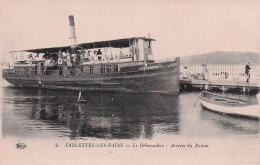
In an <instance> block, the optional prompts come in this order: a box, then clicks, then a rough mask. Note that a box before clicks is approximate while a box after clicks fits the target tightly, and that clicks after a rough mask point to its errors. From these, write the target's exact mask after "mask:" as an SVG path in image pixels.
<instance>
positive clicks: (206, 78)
mask: <svg viewBox="0 0 260 165" xmlns="http://www.w3.org/2000/svg"><path fill="white" fill-rule="evenodd" d="M202 66H203V73H204V76H205V80H206V81H208V74H209V71H208V68H207V65H206V64H202Z"/></svg>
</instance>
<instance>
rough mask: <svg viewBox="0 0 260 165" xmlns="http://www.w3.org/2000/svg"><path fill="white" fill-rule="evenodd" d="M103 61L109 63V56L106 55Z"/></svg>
mask: <svg viewBox="0 0 260 165" xmlns="http://www.w3.org/2000/svg"><path fill="white" fill-rule="evenodd" d="M104 61H107V62H109V61H110V55H108V54H105V59H104Z"/></svg>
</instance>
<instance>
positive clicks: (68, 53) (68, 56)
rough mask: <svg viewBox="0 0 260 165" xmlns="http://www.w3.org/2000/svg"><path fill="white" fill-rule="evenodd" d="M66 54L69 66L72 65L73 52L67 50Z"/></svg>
mask: <svg viewBox="0 0 260 165" xmlns="http://www.w3.org/2000/svg"><path fill="white" fill-rule="evenodd" d="M66 56H67V66H68V67H71V66H72V63H71V54H70V52H69V51H68V50H67V52H66Z"/></svg>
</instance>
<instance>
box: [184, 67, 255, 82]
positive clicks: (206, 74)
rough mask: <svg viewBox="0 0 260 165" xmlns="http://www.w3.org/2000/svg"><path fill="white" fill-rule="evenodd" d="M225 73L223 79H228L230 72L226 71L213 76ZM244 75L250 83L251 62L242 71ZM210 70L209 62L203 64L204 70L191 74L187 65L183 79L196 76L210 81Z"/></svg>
mask: <svg viewBox="0 0 260 165" xmlns="http://www.w3.org/2000/svg"><path fill="white" fill-rule="evenodd" d="M219 74H220V75H223V76H224V77H223V79H227V78H228V77H229V76H230V74H229V72H226V71H221V72H220V73H215V72H214V73H213V76H214V75H215V76H216V75H217V76H218V75H219ZM241 74H243V75H245V76H246V82H247V83H249V81H250V75H251V63H250V62H248V63H247V64H246V65H245V71H244V73H241ZM209 75H210V73H209V70H208V68H207V64H202V70H201V72H200V73H195V74H194V73H193V74H191V73H190V72H189V70H188V67H187V66H184V67H183V69H182V73H181V78H182V79H190V78H195V79H200V80H205V81H209Z"/></svg>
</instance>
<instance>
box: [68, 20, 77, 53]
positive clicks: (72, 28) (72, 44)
mask: <svg viewBox="0 0 260 165" xmlns="http://www.w3.org/2000/svg"><path fill="white" fill-rule="evenodd" d="M69 26H70V38H69V39H70V47H71V50H72V53H75V52H76V48H77V42H76V32H75V23H74V16H73V15H70V16H69Z"/></svg>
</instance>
